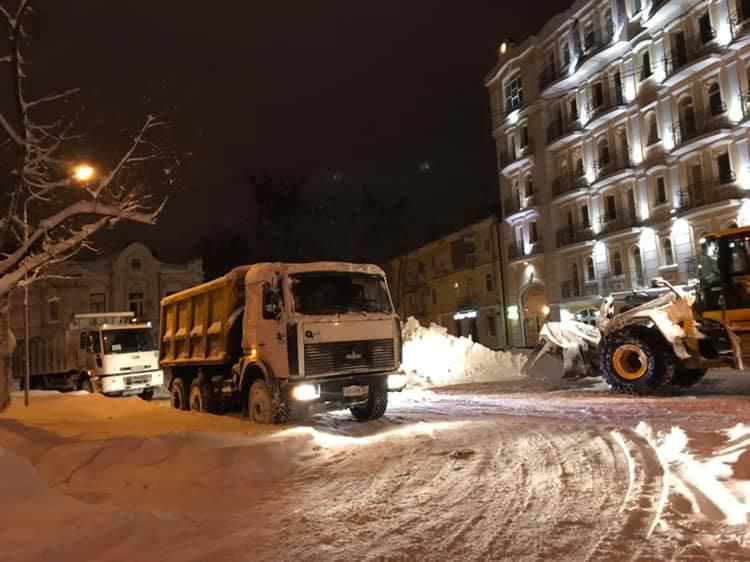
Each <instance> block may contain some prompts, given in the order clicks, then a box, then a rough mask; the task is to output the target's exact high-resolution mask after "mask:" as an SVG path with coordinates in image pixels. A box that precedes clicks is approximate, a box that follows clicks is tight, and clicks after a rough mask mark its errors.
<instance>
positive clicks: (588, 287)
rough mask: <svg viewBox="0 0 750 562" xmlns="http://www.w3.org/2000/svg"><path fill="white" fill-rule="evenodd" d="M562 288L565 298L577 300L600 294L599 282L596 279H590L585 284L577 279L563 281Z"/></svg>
mask: <svg viewBox="0 0 750 562" xmlns="http://www.w3.org/2000/svg"><path fill="white" fill-rule="evenodd" d="M561 289H562V298H563V300H575V299H580V298H588V297H598V296H599V282H598V281H596V280H594V281H588V282H586V283H584V284H581V283H580V282H579V281H575V280H572V281H563V284H562V287H561Z"/></svg>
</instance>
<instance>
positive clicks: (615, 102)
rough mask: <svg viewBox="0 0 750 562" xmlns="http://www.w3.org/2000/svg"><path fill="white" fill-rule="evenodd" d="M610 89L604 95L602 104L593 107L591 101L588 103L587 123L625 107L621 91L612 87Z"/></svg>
mask: <svg viewBox="0 0 750 562" xmlns="http://www.w3.org/2000/svg"><path fill="white" fill-rule="evenodd" d="M610 87H611V89H610V90H609V91H608V92H607V93H605V94H604V96H603V99H602V103H600V104H599V105H594V102H593V101H591V102H589V103H588V112H589V121H593V120H594V119H596V118H597V117H600V116H602V115H604V114H605V113H607V112H609V111H612V110H614V109H617V108H619V107H624V106H625V98H624V97H623V95H622V89H617V88H615V87H614V86H610Z"/></svg>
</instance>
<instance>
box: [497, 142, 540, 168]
mask: <svg viewBox="0 0 750 562" xmlns="http://www.w3.org/2000/svg"><path fill="white" fill-rule="evenodd" d="M533 152H534V148H533V146H532V144H531V142H529V143H528V144H527V145H526V146H523V147H521V148H518V149H516V151H515V154H513V153H512V152H506V151H503V152H501V153H500V169H501V170H502V169H504V168H507V167H508V166H510V165H511V164H514V163H515V162H519V161H520V160H523V159H524V158H528V157H529V156H531V154H532V153H533Z"/></svg>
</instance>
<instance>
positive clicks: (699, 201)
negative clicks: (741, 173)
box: [677, 173, 745, 214]
mask: <svg viewBox="0 0 750 562" xmlns="http://www.w3.org/2000/svg"><path fill="white" fill-rule="evenodd" d="M734 182H735V177H734V174H732V173H730V174H728V175H727V177H725V178H721V179H715V180H709V181H704V182H701V183H696V184H693V185H689V186H687V187H686V188H684V189H682V190H680V191H679V192H678V193H677V207H678V209H677V212H678V213H679V214H685V213H689V212H691V211H695V210H697V209H700V208H702V207H707V206H709V205H715V204H718V203H723V202H726V201H731V200H733V199H742V197H744V195H745V193H744V191H743V190H742V189H741V188H740V187H739V186H737V185H736V184H735V183H734Z"/></svg>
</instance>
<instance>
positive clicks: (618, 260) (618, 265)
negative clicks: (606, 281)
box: [612, 252, 622, 275]
mask: <svg viewBox="0 0 750 562" xmlns="http://www.w3.org/2000/svg"><path fill="white" fill-rule="evenodd" d="M612 274H613V275H622V255H621V254H620V252H613V253H612Z"/></svg>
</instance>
